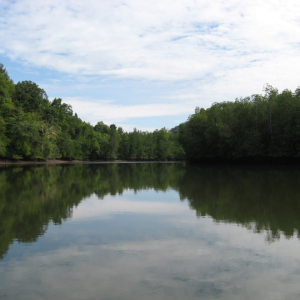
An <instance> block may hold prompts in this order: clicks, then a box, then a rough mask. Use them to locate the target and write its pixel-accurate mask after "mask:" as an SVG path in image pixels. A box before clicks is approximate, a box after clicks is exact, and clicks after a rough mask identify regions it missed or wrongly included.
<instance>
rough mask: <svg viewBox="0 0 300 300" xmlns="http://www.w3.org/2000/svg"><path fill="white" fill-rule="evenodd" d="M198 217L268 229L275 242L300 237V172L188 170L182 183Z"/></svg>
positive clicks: (183, 194) (182, 191)
mask: <svg viewBox="0 0 300 300" xmlns="http://www.w3.org/2000/svg"><path fill="white" fill-rule="evenodd" d="M179 193H180V197H181V199H188V201H189V203H190V207H191V208H192V209H195V210H196V213H197V216H205V215H209V216H211V217H212V218H213V219H214V220H215V221H217V222H228V223H237V224H240V225H242V226H245V227H247V228H248V229H252V230H253V231H254V232H261V231H262V230H267V240H268V241H272V240H275V239H277V238H279V237H280V233H283V234H284V235H285V236H286V237H287V238H290V237H292V236H293V235H294V234H295V233H296V234H297V235H298V236H299V232H300V219H299V217H298V215H299V212H300V201H299V200H300V171H299V170H297V169H291V168H288V167H277V168H276V167H249V166H248V167H225V166H224V167H211V166H210V167H209V166H206V167H205V166H201V167H195V166H193V167H191V166H188V167H187V172H186V174H185V176H184V178H183V181H181V182H180V188H179Z"/></svg>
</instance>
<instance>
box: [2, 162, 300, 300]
mask: <svg viewBox="0 0 300 300" xmlns="http://www.w3.org/2000/svg"><path fill="white" fill-rule="evenodd" d="M299 232H300V171H299V170H298V168H292V167H274V166H273V167H267V166H265V167H251V166H247V167H237V166H233V167H229V166H221V167H218V166H191V165H186V164H184V163H174V164H173V163H123V164H77V165H60V166H50V167H46V166H36V167H33V166H31V167H29V166H23V167H14V168H5V169H0V299H1V300H4V299H14V300H18V299H31V300H35V299H45V300H48V299H104V300H106V299H107V300H115V299H125V300H127V299H128V300H135V299H139V300H140V299H159V300H163V299H172V300H173V299H178V300H179V299H180V300H182V299H228V300H234V299H238V300H241V299H251V300H252V299H256V300H260V299H263V300H265V299H272V300H276V299H299V298H300V285H299V282H300V239H299Z"/></svg>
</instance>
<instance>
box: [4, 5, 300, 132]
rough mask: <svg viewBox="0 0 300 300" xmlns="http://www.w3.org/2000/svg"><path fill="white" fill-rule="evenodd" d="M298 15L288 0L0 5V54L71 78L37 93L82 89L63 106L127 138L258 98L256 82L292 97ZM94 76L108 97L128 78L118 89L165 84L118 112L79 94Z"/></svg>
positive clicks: (298, 60) (298, 55) (299, 55)
mask: <svg viewBox="0 0 300 300" xmlns="http://www.w3.org/2000/svg"><path fill="white" fill-rule="evenodd" d="M299 15H300V2H299V1H297V0H287V1H281V0H266V1H263V2H262V1H258V0H244V1H239V0H217V1H209V0H202V1H194V0H186V1H182V0H165V1H163V2H162V1H158V0H151V1H139V0H124V1H121V0H111V1H104V0H97V1H96V0H87V1H84V2H83V1H80V0H64V1H59V0H44V1H36V0H22V1H20V0H17V1H14V2H11V1H9V0H3V1H1V2H0V53H1V55H2V56H6V57H9V58H11V59H12V60H15V61H17V62H23V63H24V64H27V65H29V66H31V67H32V66H36V67H44V68H47V69H51V70H55V71H58V72H61V73H64V74H67V75H68V76H70V77H69V78H72V79H74V78H75V80H73V83H70V82H71V81H72V80H71V81H70V82H65V83H60V84H59V85H60V86H62V85H64V88H59V87H58V84H56V83H55V82H52V83H53V84H51V85H49V88H48V87H47V92H48V93H50V94H53V90H54V91H55V90H56V88H58V90H61V91H63V93H64V95H72V96H73V95H74V93H72V92H74V90H75V91H78V90H79V89H80V90H81V91H83V90H86V93H87V94H88V95H89V96H88V97H87V98H74V97H73V98H70V97H66V98H65V97H64V99H63V100H64V101H65V102H67V103H68V101H69V102H70V104H71V105H72V106H73V108H74V111H76V112H77V113H78V115H79V116H80V117H81V118H82V119H84V120H87V121H89V122H91V123H92V124H95V123H96V122H97V121H100V120H103V121H104V122H106V123H108V124H111V123H116V124H120V123H122V124H124V126H125V127H124V128H125V129H126V130H132V128H133V127H136V125H129V124H128V120H129V119H131V118H143V117H154V116H156V117H157V116H178V115H186V117H187V116H188V115H189V114H191V113H193V110H194V108H195V106H196V105H197V106H200V107H205V108H207V107H209V106H210V105H211V103H213V102H216V101H230V100H234V99H235V98H236V97H240V96H243V97H245V96H250V95H251V94H254V93H261V92H262V88H263V86H264V84H266V83H270V84H272V85H273V86H275V87H277V88H279V90H282V89H285V88H289V89H291V90H295V88H296V87H297V86H298V85H299V75H300V71H299V68H297V66H299V65H300V48H299V45H300V19H299ZM103 78H105V79H106V80H109V82H114V83H115V85H113V86H112V87H110V89H111V90H112V89H117V88H118V84H119V82H115V81H114V80H115V79H124V78H125V79H134V80H133V82H134V83H133V82H127V83H128V90H130V89H134V87H133V86H132V85H133V84H134V85H136V84H138V82H141V81H139V80H143V84H144V85H143V86H144V87H145V86H146V85H147V82H148V83H149V86H151V88H153V89H155V87H157V86H158V85H159V82H164V83H166V82H167V83H168V82H171V84H170V85H166V86H165V93H164V95H162V97H160V100H161V102H160V103H159V104H157V103H154V100H151V96H149V93H148V96H147V97H145V99H146V100H145V99H144V98H143V95H142V93H141V95H142V97H140V99H138V97H136V98H134V97H133V98H134V99H131V100H130V101H131V103H134V104H131V105H128V104H127V105H126V104H125V103H126V101H128V100H124V99H121V97H122V95H119V96H118V97H119V99H117V98H116V97H115V96H111V97H110V96H107V95H108V94H109V93H106V96H105V97H107V98H111V99H113V100H114V101H112V102H103V101H102V100H99V102H97V100H96V99H102V98H103V97H102V96H101V95H99V93H100V92H98V95H99V96H97V95H96V96H95V93H94V94H93V96H91V95H90V94H89V87H91V86H92V85H93V90H94V91H95V89H96V88H95V85H97V83H99V84H100V82H101V83H103V81H102V79H103ZM65 79H66V78H65ZM91 81H93V83H91ZM150 81H151V82H150ZM50 82H51V80H50ZM74 82H75V83H76V85H77V86H74ZM145 82H146V83H145ZM174 82H175V84H174ZM179 82H180V83H181V85H178V86H176V83H179ZM182 83H184V84H182ZM108 89H109V87H107V90H108ZM81 94H82V93H81ZM96 94H97V92H96ZM59 96H60V95H58V97H59ZM153 98H156V101H157V97H155V96H153ZM170 101H173V102H174V103H172V105H170ZM135 121H136V120H131V121H130V122H129V123H130V124H134V123H135ZM165 126H167V127H168V126H170V124H166V125H165ZM138 127H139V128H140V126H138ZM145 128H146V129H148V130H151V129H153V128H154V126H153V128H152V127H151V128H150V127H145Z"/></svg>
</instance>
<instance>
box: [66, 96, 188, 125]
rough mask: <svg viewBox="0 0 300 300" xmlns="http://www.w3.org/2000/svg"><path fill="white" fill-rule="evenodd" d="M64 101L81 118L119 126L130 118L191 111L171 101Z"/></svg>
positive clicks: (186, 106)
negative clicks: (117, 102)
mask: <svg viewBox="0 0 300 300" xmlns="http://www.w3.org/2000/svg"><path fill="white" fill-rule="evenodd" d="M63 101H64V102H65V103H68V104H71V105H72V108H73V111H74V112H77V114H78V116H79V117H80V118H82V119H83V120H86V119H88V120H90V122H91V123H92V124H94V125H95V124H96V123H97V122H99V121H103V122H104V123H106V124H112V123H115V122H118V126H121V125H119V124H120V122H122V121H125V120H128V119H130V118H144V117H159V116H177V115H183V114H188V113H190V112H191V107H190V106H189V105H186V104H184V103H181V104H180V103H177V104H172V105H171V104H169V103H156V104H140V105H120V104H115V103H114V101H110V100H96V99H86V98H82V97H66V98H64V99H63ZM124 129H126V128H124ZM139 129H140V128H139ZM155 129H156V128H155ZM126 130H127V129H126ZM148 130H149V129H148Z"/></svg>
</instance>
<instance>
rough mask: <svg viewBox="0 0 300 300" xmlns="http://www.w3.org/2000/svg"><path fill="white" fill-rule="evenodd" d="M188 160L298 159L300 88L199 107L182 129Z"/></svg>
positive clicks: (180, 131) (269, 89) (269, 87)
mask: <svg viewBox="0 0 300 300" xmlns="http://www.w3.org/2000/svg"><path fill="white" fill-rule="evenodd" d="M179 135H180V141H181V144H182V145H183V148H184V150H185V152H186V156H187V159H190V160H199V161H228V160H229V161H235V160H236V161H239V160H248V159H249V161H255V160H257V161H268V160H270V161H272V160H274V161H276V160H278V159H283V160H284V159H294V158H299V157H300V88H298V89H297V90H296V91H295V93H293V92H291V91H289V90H284V91H283V92H282V93H278V90H277V89H275V88H273V87H272V86H270V85H267V86H266V87H265V95H253V96H252V97H251V98H250V97H247V98H243V99H236V100H235V101H234V102H222V103H214V104H213V105H212V106H211V107H210V108H208V109H204V108H201V109H200V108H198V107H197V108H196V111H195V114H193V115H191V116H190V117H189V119H188V121H187V122H186V123H185V124H181V125H180V126H179Z"/></svg>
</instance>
